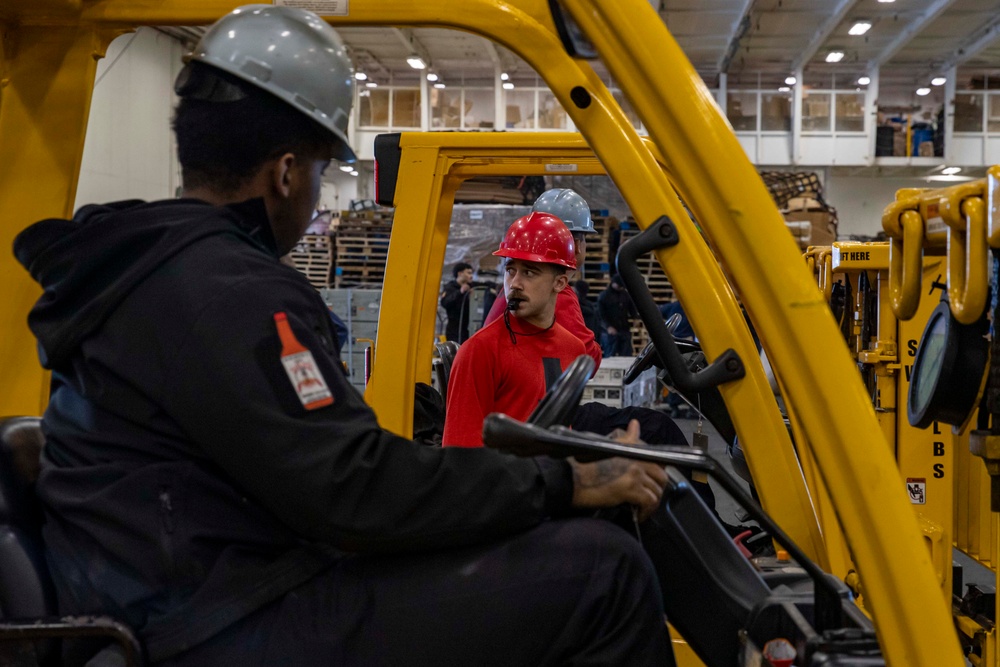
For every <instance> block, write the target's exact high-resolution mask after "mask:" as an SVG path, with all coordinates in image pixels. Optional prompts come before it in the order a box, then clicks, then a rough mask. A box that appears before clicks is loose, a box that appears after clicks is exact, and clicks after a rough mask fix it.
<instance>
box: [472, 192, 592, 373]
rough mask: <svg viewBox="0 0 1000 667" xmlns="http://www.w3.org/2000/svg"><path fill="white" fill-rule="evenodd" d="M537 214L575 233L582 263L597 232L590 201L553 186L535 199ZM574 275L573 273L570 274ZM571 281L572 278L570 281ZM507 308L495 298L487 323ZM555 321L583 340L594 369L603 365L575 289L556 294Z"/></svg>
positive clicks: (534, 209)
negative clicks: (591, 236)
mask: <svg viewBox="0 0 1000 667" xmlns="http://www.w3.org/2000/svg"><path fill="white" fill-rule="evenodd" d="M531 210H532V212H535V213H550V214H552V215H554V216H556V217H557V218H559V219H560V220H562V222H563V224H564V225H566V228H567V229H569V231H570V233H571V234H572V235H573V244H574V253H573V254H574V258H575V261H576V265H577V266H579V265H581V264H582V263H583V258H584V255H585V254H586V252H587V236H588V235H589V234H596V233H597V230H595V229H594V222H593V220H591V218H590V206H589V205H588V204H587V200H585V199H584V198H583V197H581V196H580V195H579V194H578V193H577V192H576V191H574V190H570V189H569V188H552V189H551V190H546V191H545V192H543V193H542V194H541V196H539V197H538V199H536V200H535V204H534V206H532V207H531ZM569 277H570V278H572V276H569ZM571 282H572V281H571ZM506 308H507V300H506V299H499V298H498V299H496V300H495V301H494V302H493V307H492V308H491V309H490V312H489V314H488V315H487V316H486V322H485V324H490V323H492V322H494V321H496V320H497V319H499V318H500V316H501V315H503V313H504V311H505V310H506ZM556 321H557V322H559V324H560V325H561V326H562V327H563V328H565V329H566V330H567V331H569V332H570V333H571V334H573V335H574V336H576V337H577V338H578V339H580V342H581V343H583V346H584V347H585V348H586V350H587V354H589V355H590V356H591V357H592V358H593V359H594V368H595V369H596V368H600V366H601V358H602V356H601V346H600V344H599V343H598V342H597V341H596V340H595V338H594V332H593V331H591V330H590V329H589V328H588V327H587V324H586V322H584V320H583V313H582V312H581V310H580V301H579V300H578V299H577V298H576V295H575V294H574V293H573V290H563V291H562V292H559V295H558V296H557V297H556Z"/></svg>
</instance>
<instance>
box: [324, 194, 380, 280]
mask: <svg viewBox="0 0 1000 667" xmlns="http://www.w3.org/2000/svg"><path fill="white" fill-rule="evenodd" d="M362 213H366V214H372V216H373V217H371V218H370V219H369V220H367V221H365V220H362V221H361V222H358V221H356V220H350V221H344V222H342V224H341V225H340V226H339V227H338V228H337V231H336V234H335V235H334V264H333V266H334V269H333V284H334V286H335V287H346V286H349V285H351V286H353V285H378V286H380V285H381V284H382V282H383V281H384V279H385V264H386V260H387V258H388V256H389V236H390V233H391V232H392V227H391V226H390V225H388V224H385V218H379V217H375V216H376V215H377V214H379V213H380V211H362Z"/></svg>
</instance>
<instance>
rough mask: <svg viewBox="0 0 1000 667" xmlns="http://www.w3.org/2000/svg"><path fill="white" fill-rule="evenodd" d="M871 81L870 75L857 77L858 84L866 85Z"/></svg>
mask: <svg viewBox="0 0 1000 667" xmlns="http://www.w3.org/2000/svg"><path fill="white" fill-rule="evenodd" d="M871 82H872V79H871V77H870V76H863V77H861V78H860V79H858V85H859V86H867V85H868V84H869V83H871Z"/></svg>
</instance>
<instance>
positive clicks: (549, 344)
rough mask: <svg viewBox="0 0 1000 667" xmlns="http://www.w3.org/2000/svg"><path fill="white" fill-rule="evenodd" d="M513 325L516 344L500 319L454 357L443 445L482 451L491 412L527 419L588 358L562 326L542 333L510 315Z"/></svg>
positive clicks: (460, 349) (580, 346)
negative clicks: (572, 365)
mask: <svg viewBox="0 0 1000 667" xmlns="http://www.w3.org/2000/svg"><path fill="white" fill-rule="evenodd" d="M573 300H574V301H575V300H576V297H575V296H574V297H573ZM578 309H579V307H578ZM510 324H511V327H512V328H513V330H514V332H515V337H516V340H517V344H514V343H513V342H511V336H510V332H509V331H508V330H507V327H506V325H505V324H504V320H503V318H502V317H501V318H500V319H498V320H495V321H494V322H493V323H491V324H489V325H487V326H485V327H483V328H482V329H480V330H479V331H477V332H476V333H475V334H474V335H473V336H472V338H470V339H469V340H467V341H465V342H464V343H462V347H461V348H459V350H458V354H457V355H455V361H454V363H453V364H452V367H451V377H450V378H449V379H448V406H447V410H446V411H445V422H444V437H443V438H442V441H443V443H444V446H445V447H449V446H450V447H482V446H483V421H484V420H485V419H486V415H488V414H490V413H491V412H502V413H504V414H507V415H510V416H511V417H514V418H515V419H520V420H524V419H527V418H528V416H529V415H530V414H531V411H532V410H534V409H535V406H536V405H538V402H539V401H540V400H542V397H543V396H545V392H546V391H547V390H548V387H549V386H551V384H552V383H553V382H555V380H556V378H558V377H559V375H560V374H561V373H562V371H564V370H565V369H566V367H567V366H568V365H569V364H570V363H571V362H572V361H573V360H574V359H576V358H577V357H578V356H580V355H581V354H586V350H585V349H584V347H583V343H581V342H580V341H579V340H577V339H576V337H575V336H574V335H573V334H571V333H570V332H568V331H567V330H566V329H564V328H563V327H562V326H560V325H559V324H558V323H556V324H554V325H553V326H552V328H550V329H547V330H546V329H539V328H538V327H535V326H532V325H531V324H528V323H527V322H523V321H521V320H518V319H517V318H516V317H513V316H512V317H511V318H510Z"/></svg>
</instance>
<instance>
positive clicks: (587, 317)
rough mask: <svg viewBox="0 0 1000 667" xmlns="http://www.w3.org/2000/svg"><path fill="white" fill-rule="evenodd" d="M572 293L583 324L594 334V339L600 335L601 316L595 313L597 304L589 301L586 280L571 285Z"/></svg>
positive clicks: (588, 286)
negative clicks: (578, 307) (577, 304)
mask: <svg viewBox="0 0 1000 667" xmlns="http://www.w3.org/2000/svg"><path fill="white" fill-rule="evenodd" d="M573 291H574V292H576V299H577V302H578V303H579V304H580V314H581V315H583V322H584V324H586V325H587V328H588V329H590V331H591V332H592V333H593V334H594V337H595V338H596V337H597V336H600V335H601V332H602V330H603V329H604V325H603V324H601V316H600V315H598V313H597V304H595V303H594V302H593V301H591V300H590V297H589V296H588V295H589V294H590V283H588V282H587V281H586V280H577V281H576V282H574V283H573Z"/></svg>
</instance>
